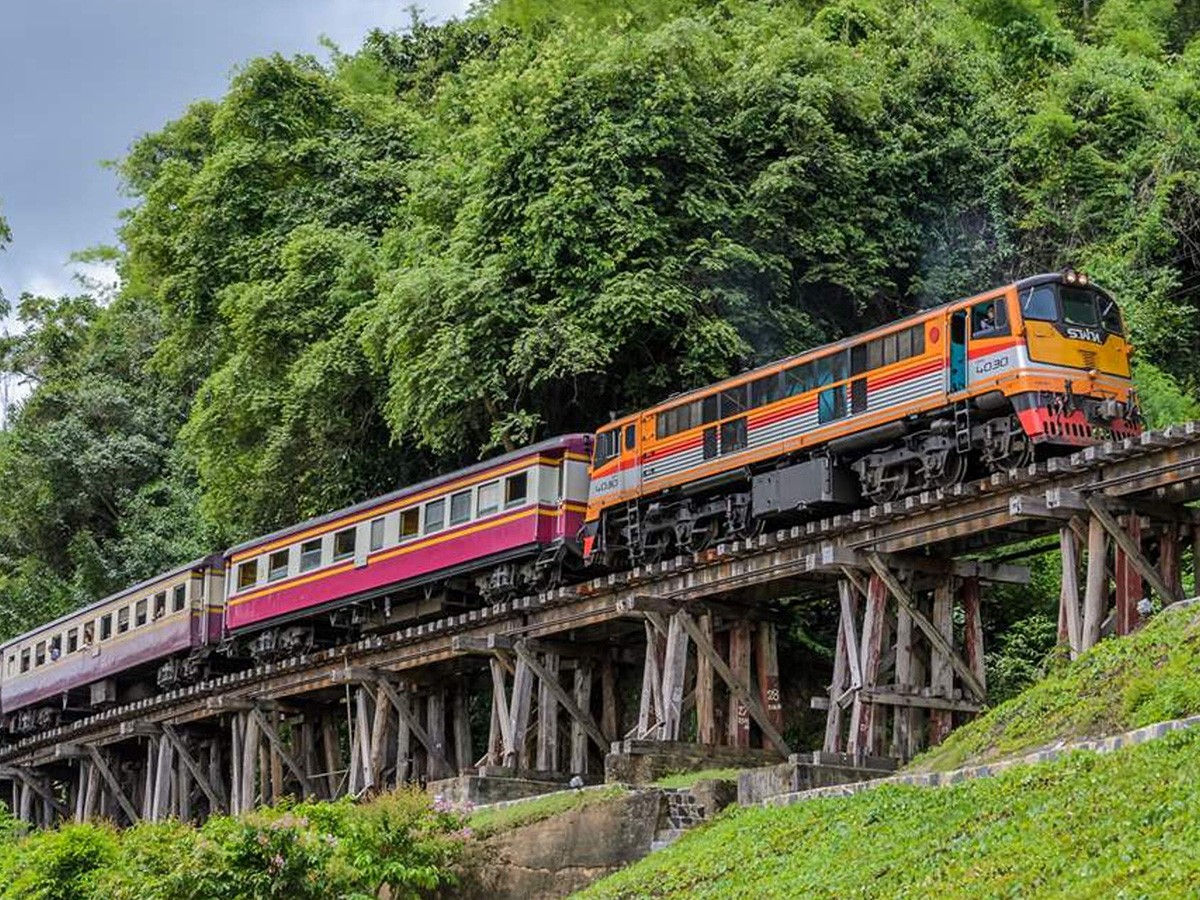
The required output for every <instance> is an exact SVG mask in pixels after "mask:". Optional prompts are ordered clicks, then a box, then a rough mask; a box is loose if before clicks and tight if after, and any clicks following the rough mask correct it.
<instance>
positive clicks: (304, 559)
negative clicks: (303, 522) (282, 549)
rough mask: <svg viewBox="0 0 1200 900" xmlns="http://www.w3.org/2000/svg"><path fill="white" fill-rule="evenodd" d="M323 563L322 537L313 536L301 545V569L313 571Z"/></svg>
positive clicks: (302, 570)
mask: <svg viewBox="0 0 1200 900" xmlns="http://www.w3.org/2000/svg"><path fill="white" fill-rule="evenodd" d="M320 565H321V539H320V538H313V539H312V540H311V541H305V542H304V543H303V544H301V545H300V571H301V572H311V571H312V570H313V569H315V568H317V567H318V566H320Z"/></svg>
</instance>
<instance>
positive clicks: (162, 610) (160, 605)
mask: <svg viewBox="0 0 1200 900" xmlns="http://www.w3.org/2000/svg"><path fill="white" fill-rule="evenodd" d="M166 614H167V592H166V591H159V592H158V593H157V594H155V595H154V618H156V619H161V618H162V617H163V616H165V615H166Z"/></svg>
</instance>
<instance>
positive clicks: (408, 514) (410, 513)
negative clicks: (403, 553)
mask: <svg viewBox="0 0 1200 900" xmlns="http://www.w3.org/2000/svg"><path fill="white" fill-rule="evenodd" d="M420 533H421V510H420V508H419V507H416V506H414V507H413V508H412V509H406V510H404V512H402V513H400V540H402V541H407V540H408V539H409V538H412V537H416V536H417V535H418V534H420Z"/></svg>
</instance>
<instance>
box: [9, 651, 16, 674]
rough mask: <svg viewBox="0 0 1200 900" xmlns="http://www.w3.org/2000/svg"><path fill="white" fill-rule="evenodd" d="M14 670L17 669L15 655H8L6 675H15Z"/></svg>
mask: <svg viewBox="0 0 1200 900" xmlns="http://www.w3.org/2000/svg"><path fill="white" fill-rule="evenodd" d="M16 669H17V654H15V653H10V654H8V674H9V675H14V674H16Z"/></svg>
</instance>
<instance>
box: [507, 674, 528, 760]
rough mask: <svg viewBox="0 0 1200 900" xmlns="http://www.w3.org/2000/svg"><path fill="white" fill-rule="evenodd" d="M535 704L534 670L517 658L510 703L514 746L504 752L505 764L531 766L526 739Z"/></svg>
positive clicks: (510, 728) (510, 726)
mask: <svg viewBox="0 0 1200 900" xmlns="http://www.w3.org/2000/svg"><path fill="white" fill-rule="evenodd" d="M532 706H533V672H532V670H530V668H529V666H528V664H527V663H526V662H525V660H523V659H521V658H520V657H518V658H517V668H516V672H515V674H514V675H513V689H512V698H511V700H510V703H509V730H510V731H511V732H512V740H513V742H512V746H511V747H510V748H509V749H508V751H507V752H506V753H505V754H504V765H506V766H511V767H515V768H518V769H527V768H529V757H528V751H527V749H526V748H527V744H526V741H525V738H526V732H528V730H529V714H530V711H531V708H532Z"/></svg>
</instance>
